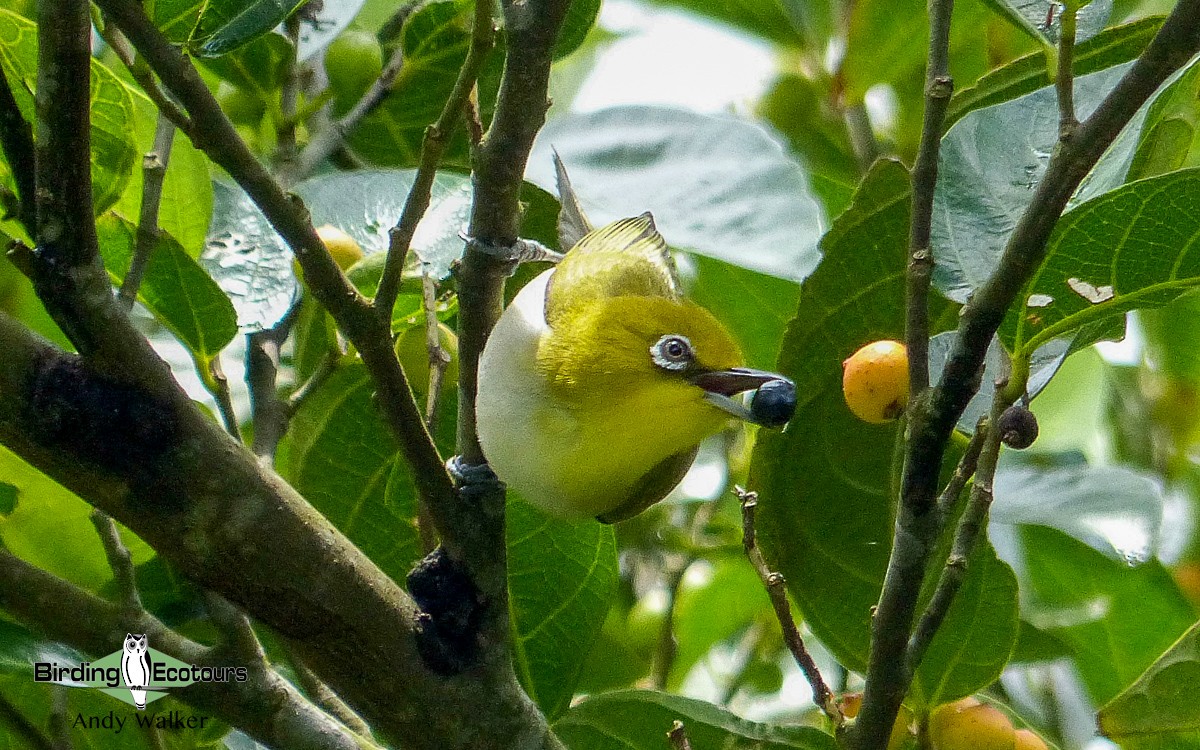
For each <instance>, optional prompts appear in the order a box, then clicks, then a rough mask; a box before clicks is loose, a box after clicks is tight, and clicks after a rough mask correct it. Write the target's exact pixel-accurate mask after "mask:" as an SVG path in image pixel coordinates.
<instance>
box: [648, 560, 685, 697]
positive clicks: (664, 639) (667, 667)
mask: <svg viewBox="0 0 1200 750" xmlns="http://www.w3.org/2000/svg"><path fill="white" fill-rule="evenodd" d="M695 561H696V559H695V558H694V557H687V558H684V559H683V560H681V561H678V562H676V563H675V564H674V565H673V566H671V568H670V569H669V571H668V572H667V576H666V578H667V592H666V593H667V606H666V610H665V611H664V612H663V620H662V624H661V625H660V626H659V628H658V648H657V649H656V650H655V654H654V669H653V671H652V673H651V676H650V684H651V686H652V687H653V688H654V689H655V690H665V689H666V687H667V680H668V679H670V677H671V668H672V667H674V666H675V657H676V655H677V654H678V653H679V640H678V639H677V638H676V637H675V606H676V605H677V604H678V603H679V587H680V586H681V585H682V584H683V578H684V576H685V575H687V571H688V568H690V567H692V563H693V562H695Z"/></svg>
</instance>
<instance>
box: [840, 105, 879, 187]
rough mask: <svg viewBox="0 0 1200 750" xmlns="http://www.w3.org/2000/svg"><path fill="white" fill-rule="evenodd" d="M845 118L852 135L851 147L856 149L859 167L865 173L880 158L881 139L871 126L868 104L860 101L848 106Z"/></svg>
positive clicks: (855, 154) (855, 153)
mask: <svg viewBox="0 0 1200 750" xmlns="http://www.w3.org/2000/svg"><path fill="white" fill-rule="evenodd" d="M843 118H844V119H845V121H846V133H847V134H848V135H849V136H850V148H851V150H853V151H854V158H855V160H856V161H857V162H858V168H859V169H860V170H861V171H862V172H864V173H865V172H866V171H867V170H868V169H870V168H871V165H872V164H874V163H875V160H876V159H878V158H879V141H878V140H876V138H875V130H874V128H872V126H871V116H870V115H869V114H868V113H867V108H866V105H864V104H863V103H862V102H859V103H858V104H852V105H850V106H849V107H846V111H845V113H844V114H843Z"/></svg>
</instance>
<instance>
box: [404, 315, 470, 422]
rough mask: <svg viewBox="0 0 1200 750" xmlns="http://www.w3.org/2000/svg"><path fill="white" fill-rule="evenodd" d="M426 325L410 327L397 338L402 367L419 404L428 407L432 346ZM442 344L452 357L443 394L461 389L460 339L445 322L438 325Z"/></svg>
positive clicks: (445, 377)
mask: <svg viewBox="0 0 1200 750" xmlns="http://www.w3.org/2000/svg"><path fill="white" fill-rule="evenodd" d="M426 336H427V334H426V333H425V324H424V323H418V324H417V325H414V326H409V327H408V328H406V329H404V331H403V332H402V333H401V334H400V335H399V336H398V337H397V338H396V357H397V359H399V360H400V367H402V368H403V369H404V373H405V374H406V375H407V376H408V384H409V386H410V387H411V388H412V390H413V395H414V396H416V397H417V399H418V402H419V403H418V405H419V406H421V407H422V408H424V406H425V397H426V396H427V395H428V393H429V344H428V343H427V341H426ZM438 345H439V346H441V347H442V351H444V352H446V353H447V354H449V355H450V362H449V363H447V365H446V370H445V371H444V372H443V373H442V391H441V392H442V393H446V392H447V390H449V389H452V388H455V387H457V386H458V336H456V335H454V331H452V330H450V327H449V326H447V325H446V324H445V323H438Z"/></svg>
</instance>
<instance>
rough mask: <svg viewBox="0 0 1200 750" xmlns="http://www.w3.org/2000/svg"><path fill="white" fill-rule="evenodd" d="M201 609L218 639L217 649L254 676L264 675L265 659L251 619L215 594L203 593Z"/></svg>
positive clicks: (211, 592)
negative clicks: (206, 615) (205, 611)
mask: <svg viewBox="0 0 1200 750" xmlns="http://www.w3.org/2000/svg"><path fill="white" fill-rule="evenodd" d="M204 607H205V609H207V610H208V619H209V620H210V621H212V624H213V626H214V627H215V628H216V629H217V633H218V634H219V635H220V638H221V641H220V643H219V644H218V645H217V646H216V648H217V649H219V650H220V651H222V652H223V653H225V654H228V655H230V656H232V657H234V658H235V659H236V660H237V663H239V664H242V665H244V666H246V667H248V668H250V669H252V670H254V671H255V672H257V673H262V672H264V671H266V669H267V661H266V660H267V656H266V653H265V652H264V651H263V647H262V643H260V642H259V640H258V635H257V634H256V633H255V632H254V627H253V626H252V625H251V624H250V618H248V617H246V615H245V613H243V612H242V611H241V610H240V609H238V608H237V607H235V606H234V605H233V604H232V603H231V602H230V601H229V600H228V599H226V598H225V597H223V596H221V595H220V594H218V593H216V592H215V591H205V592H204Z"/></svg>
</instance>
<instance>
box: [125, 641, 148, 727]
mask: <svg viewBox="0 0 1200 750" xmlns="http://www.w3.org/2000/svg"><path fill="white" fill-rule="evenodd" d="M149 649H150V645H149V643H147V641H146V634H145V633H142V634H141V635H132V634H130V633H126V634H125V642H124V643H122V644H121V679H122V680H124V681H125V687H127V688H129V692H130V694H132V695H133V704H134V705H135V706H137V709H138V710H139V711H144V710H146V686H147V685H149V684H150V654H149V653H148V652H149Z"/></svg>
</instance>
